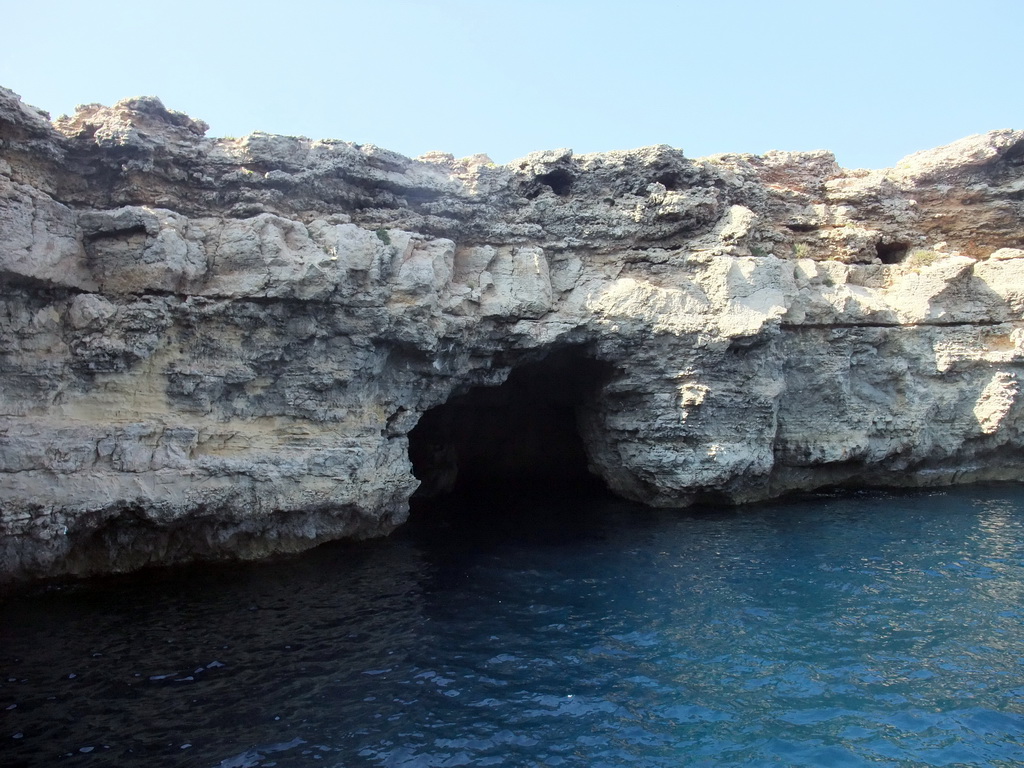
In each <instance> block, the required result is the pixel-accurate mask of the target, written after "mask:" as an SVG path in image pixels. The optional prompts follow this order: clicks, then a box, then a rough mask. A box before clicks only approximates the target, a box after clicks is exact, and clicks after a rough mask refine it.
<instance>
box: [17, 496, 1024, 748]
mask: <svg viewBox="0 0 1024 768" xmlns="http://www.w3.org/2000/svg"><path fill="white" fill-rule="evenodd" d="M522 506H524V507H525V508H521V509H519V510H518V512H517V511H516V510H514V509H502V510H498V509H496V508H495V507H494V505H481V506H480V508H479V509H477V510H473V511H474V512H476V513H477V518H478V519H481V518H487V517H488V516H489V515H498V513H499V512H500V515H498V517H497V519H498V520H504V521H506V524H504V525H497V526H490V527H482V528H478V529H475V530H468V529H466V528H465V527H459V526H460V521H459V520H458V519H455V520H449V521H447V523H446V524H445V525H440V526H433V527H431V526H426V525H424V526H422V527H421V529H420V530H419V531H418V532H417V531H412V532H409V533H407V534H405V535H404V536H402V537H399V538H396V539H392V540H388V541H382V542H372V543H368V544H365V545H359V546H353V545H348V546H332V547H327V548H322V549H320V550H317V551H315V552H313V553H310V554H308V555H306V556H303V557H300V558H295V559H290V560H287V561H283V562H278V563H272V564H263V565H242V566H238V565H235V566H230V567H226V566H222V567H202V568H196V569H191V570H187V571H162V572H155V573H148V574H144V575H141V576H133V577H129V578H111V579H104V580H100V581H93V582H89V583H84V584H77V585H74V586H65V587H62V588H59V589H54V588H50V589H46V590H43V589H33V590H32V591H30V592H24V593H21V594H19V595H17V596H16V597H14V598H11V599H8V600H7V601H6V603H5V604H3V605H0V643H2V645H0V765H2V766H5V767H7V768H11V767H13V766H21V765H25V766H28V765H39V766H44V765H45V766H50V765H55V764H57V765H69V766H79V765H81V766H86V765H90V766H108V765H109V766H144V765H145V766H153V765H159V766H177V765H181V766H210V767H211V768H242V767H245V768H248V767H250V766H282V767H290V766H314V765H317V766H457V765H474V766H484V765H502V766H534V765H543V766H558V765H561V766H619V765H641V766H680V765H693V766H699V765H705V766H740V765H742V766H779V765H788V766H861V765H871V766H886V765H892V766H930V765H936V766H953V765H956V766H964V765H969V766H1010V765H1021V764H1024V627H1022V617H1024V488H1021V487H1013V486H1010V487H1005V486H1004V487H982V488H970V489H958V490H952V491H946V492H929V493H922V494H913V495H899V494H883V493H863V494H856V495H852V496H842V497H840V496H835V497H827V496H821V497H814V498H805V499H802V500H798V501H791V502H787V503H784V504H773V505H765V506H759V507H754V508H747V509H741V510H731V511H722V510H719V511H715V510H704V511H700V512H678V511H676V512H669V511H651V510H644V509H640V508H637V507H634V506H632V505H628V504H625V503H622V502H607V501H606V502H597V501H587V502H582V501H577V502H575V503H555V502H551V503H546V504H533V505H522ZM514 513H516V514H518V515H519V516H518V517H513V516H512V515H513V514H514ZM531 513H532V514H531Z"/></svg>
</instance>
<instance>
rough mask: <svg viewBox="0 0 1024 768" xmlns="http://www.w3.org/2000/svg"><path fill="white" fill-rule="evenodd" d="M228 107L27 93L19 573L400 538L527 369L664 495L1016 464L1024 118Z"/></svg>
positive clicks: (751, 491) (964, 472) (10, 196)
mask: <svg viewBox="0 0 1024 768" xmlns="http://www.w3.org/2000/svg"><path fill="white" fill-rule="evenodd" d="M205 130H206V126H205V125H204V124H203V123H201V122H199V121H197V120H193V119H191V118H188V117H186V116H185V115H182V114H179V113H176V112H172V111H169V110H167V109H165V108H164V107H163V105H162V104H161V103H160V102H159V101H158V100H156V99H152V98H141V99H130V100H127V101H122V102H119V103H118V104H116V105H114V106H113V107H111V108H106V107H100V106H97V105H90V106H87V107H83V108H80V109H79V111H78V113H77V114H76V115H75V116H74V117H71V118H61V119H59V120H57V121H56V122H54V123H51V122H50V120H49V119H48V118H47V116H45V115H44V114H42V113H40V112H39V111H38V110H35V109H33V108H32V107H28V106H26V105H24V104H23V103H22V102H21V101H20V99H18V97H17V96H16V95H15V94H13V93H11V92H10V91H7V90H3V89H0V284H2V296H0V356H2V357H0V360H2V366H0V414H2V415H0V478H2V483H0V577H2V578H3V579H8V580H9V579H12V578H23V577H29V576H42V575H57V574H65V573H72V574H81V573H91V572H99V571H107V570H122V569H127V568H133V567H138V566H141V565H144V564H148V563H169V562H177V561H187V560H190V559H194V558H202V557H256V556H261V555H264V554H269V553H273V552H284V551H295V550H299V549H302V548H306V547H310V546H313V545H315V544H316V543H318V542H321V541H324V540H328V539H333V538H339V537H367V536H377V535H382V534H385V533H387V532H389V531H390V530H392V529H393V528H394V527H395V526H397V525H399V524H400V523H401V522H402V521H403V520H404V519H405V516H406V514H407V509H408V500H409V498H410V496H411V495H412V494H413V492H414V491H415V490H416V488H417V487H418V485H420V482H421V481H422V482H423V485H424V487H425V488H427V487H430V488H431V490H432V492H440V491H443V490H445V489H446V488H448V487H450V486H451V483H452V482H453V478H455V477H457V474H458V465H459V463H462V464H463V466H464V467H465V466H469V465H471V464H472V462H473V460H474V459H473V456H469V455H468V452H469V451H470V450H471V449H472V446H473V445H478V446H481V450H482V451H484V453H483V454H481V455H488V454H486V450H485V449H484V447H483V446H485V445H486V444H495V439H494V435H496V434H499V433H500V432H501V430H502V429H504V430H505V431H507V432H509V433H514V432H515V430H516V429H517V428H518V426H517V423H509V424H506V425H504V427H501V426H499V427H498V428H497V430H496V431H495V432H492V433H490V435H491V437H490V438H488V437H487V436H486V435H485V436H483V437H481V436H479V435H478V436H477V437H476V438H473V439H475V440H477V442H476V443H473V442H472V441H471V440H470V439H469V438H465V439H463V438H461V437H458V436H459V435H464V434H465V431H466V428H467V427H466V425H465V424H462V425H459V424H456V423H455V422H457V421H458V420H459V418H460V415H461V417H462V418H463V420H464V421H465V419H467V418H469V416H472V417H473V420H476V421H480V422H481V423H482V422H483V421H486V418H485V417H486V413H487V409H488V408H490V406H489V405H487V403H488V402H489V401H487V400H486V397H487V396H489V395H487V393H490V394H491V395H493V394H494V393H495V392H498V391H499V390H495V389H491V390H476V389H473V388H477V387H496V386H497V385H499V384H501V383H502V382H503V381H505V380H506V379H508V378H509V377H510V374H512V372H513V371H525V372H527V373H524V374H523V376H522V379H523V381H524V382H525V384H523V388H522V391H523V392H525V393H527V394H526V399H525V400H523V401H520V405H519V406H517V407H518V408H519V409H520V412H524V411H523V405H522V403H523V402H525V403H527V404H528V403H529V402H531V398H533V399H535V400H536V401H537V403H538V407H542V406H543V407H546V408H549V409H550V411H551V413H555V412H556V411H557V412H559V413H561V412H563V411H564V409H565V408H569V409H571V412H572V414H573V418H574V421H573V428H574V429H575V430H576V431H577V432H578V434H579V436H580V437H581V439H582V446H583V451H585V461H586V462H587V464H588V465H589V468H590V471H591V472H593V473H595V474H597V475H598V476H600V477H601V478H602V479H603V480H604V481H605V483H607V485H608V486H609V487H610V488H611V489H612V490H613V491H615V492H616V493H618V494H620V495H622V496H625V497H627V498H631V499H636V500H640V501H644V502H646V503H649V504H655V505H670V506H671V505H685V504H687V503H691V502H693V501H697V500H728V501H751V500H756V499H764V498H769V497H773V496H777V495H779V494H783V493H785V492H788V491H792V490H797V489H811V488H818V487H822V486H829V485H836V484H871V485H893V486H922V485H937V484H944V483H953V482H961V481H971V480H981V479H1011V480H1018V479H1020V478H1021V477H1024V473H1022V469H1024V453H1022V447H1024V438H1022V428H1024V416H1022V405H1021V396H1020V379H1019V375H1020V371H1021V368H1022V364H1024V223H1022V222H1024V131H996V132H993V133H989V134H986V135H982V136H973V137H970V138H967V139H964V140H962V141H960V142H957V143H955V144H952V145H950V146H947V147H943V148H940V149H936V150H931V151H928V152H922V153H918V154H916V155H912V156H910V157H908V158H907V159H906V160H904V161H902V162H901V163H899V164H898V165H897V166H896V167H895V168H891V169H886V170H879V171H847V170H843V169H841V168H839V167H838V166H837V164H836V162H835V160H834V158H833V157H832V155H830V154H828V153H826V152H813V153H783V152H772V153H769V154H767V155H764V156H759V157H755V156H749V155H723V156H716V157H711V158H703V159H696V160H694V159H689V158H686V157H685V156H684V155H683V153H682V152H681V151H679V150H677V149H672V148H670V147H666V146H658V147H647V148H644V149H638V150H633V151H626V152H615V153H608V154H600V155H584V156H576V155H573V153H572V152H571V151H569V150H558V151H553V152H540V153H536V154H533V155H529V156H528V157H526V158H523V159H522V160H519V161H517V162H514V163H511V164H509V165H505V166H495V165H494V164H492V163H490V162H489V161H488V159H487V158H486V157H483V156H477V157H472V158H467V159H463V160H456V159H454V158H453V157H451V156H448V155H442V154H430V155H427V156H424V157H421V158H419V159H416V160H410V159H408V158H405V157H402V156H400V155H397V154H395V153H393V152H389V151H386V150H383V149H380V148H377V147H374V146H369V145H363V146H359V145H356V144H351V143H346V142H341V141H310V140H307V139H303V138H293V137H284V136H271V135H267V134H254V135H252V136H248V137H245V138H242V139H209V138H205V136H204V134H205ZM545 361H547V362H545ZM552 361H553V362H552ZM546 365H547V366H548V369H545V366H546ZM531 366H532V367H531ZM545 370H546V371H547V373H546V374H545V373H544V371H545ZM530 371H533V373H529V372H530ZM538 371H539V372H540V373H538ZM545 376H546V378H545ZM513 378H515V374H513ZM474 392H475V393H477V395H479V393H480V392H483V393H484V395H483V396H481V397H483V398H484V399H479V400H476V401H474V403H475V404H471V405H469V406H466V407H465V409H464V410H461V411H459V410H453V411H451V412H446V411H444V410H443V409H439V410H435V411H431V410H430V409H435V408H437V407H438V406H442V405H443V404H445V403H446V402H449V401H450V402H452V403H457V402H461V401H460V398H459V396H465V397H469V396H470V395H473V393H474ZM473 396H474V397H475V396H476V395H473ZM463 399H465V398H463ZM466 402H469V401H466ZM495 402H497V401H495ZM453 407H454V406H453ZM474 409H475V410H474ZM558 409H562V410H561V411H559V410H558ZM425 413H429V414H433V416H429V417H426V418H424V417H423V414H425ZM546 418H547V417H545V419H546ZM552 418H554V417H552ZM421 419H422V421H421ZM528 420H529V419H527V421H528ZM517 421H519V417H518V416H517V417H516V418H515V419H513V422H517ZM417 423H422V425H423V426H422V427H421V430H428V429H429V431H430V434H428V435H426V436H424V437H423V438H422V441H423V445H421V446H420V451H421V453H424V455H426V454H431V451H433V452H434V453H433V454H431V455H433V456H435V459H436V457H437V456H443V457H445V458H444V460H443V461H441V460H437V461H435V460H434V459H430V458H429V457H428V458H427V459H420V460H419V461H420V463H419V467H418V468H417V472H418V474H419V475H420V478H417V477H416V476H415V475H414V473H413V466H412V463H411V461H410V445H409V436H410V432H411V431H412V430H413V429H414V428H415V427H416V425H417ZM481 428H482V427H481ZM460 430H461V431H460ZM413 434H414V438H415V435H416V434H417V433H413ZM415 439H420V438H415ZM459 440H462V442H458V441H459ZM446 441H447V442H448V443H449V444H448V445H443V444H444V443H445V442H446ZM528 442H529V440H525V439H524V442H523V443H522V445H526V444H527V443H528ZM543 445H544V440H540V441H536V440H535V442H534V444H533V445H532V446H530V447H529V450H527V449H525V448H524V449H523V451H522V455H523V456H524V457H526V458H524V459H523V461H524V462H533V463H536V462H537V454H538V452H541V453H542V452H543V447H542V446H543ZM439 446H440V447H439ZM538 446H541V447H538ZM413 448H414V451H413V452H414V453H415V452H416V448H417V446H415V445H414V446H413ZM509 450H511V451H513V452H514V450H515V449H509ZM438 451H440V453H438ZM560 451H561V448H560V447H559V446H552V452H551V454H550V459H551V461H550V462H548V466H547V467H545V470H546V471H550V469H551V466H557V464H558V462H559V461H561V460H562V459H563V458H565V457H566V456H568V455H569V453H568V452H560ZM460 452H461V454H462V455H460ZM494 455H496V456H497V455H500V456H502V457H506V458H507V457H508V455H509V453H508V452H507V451H504V449H502V452H500V454H499V452H497V451H495V452H494ZM566 460H568V459H566ZM438 461H440V463H437V462H438ZM432 462H433V463H432ZM513 463H514V462H513ZM478 464H479V462H478ZM519 469H523V467H519ZM477 470H479V466H478V467H477ZM478 475H479V473H478Z"/></svg>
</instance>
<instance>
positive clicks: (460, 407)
mask: <svg viewBox="0 0 1024 768" xmlns="http://www.w3.org/2000/svg"><path fill="white" fill-rule="evenodd" d="M613 371H614V368H613V366H612V365H611V364H609V363H606V362H603V361H600V360H596V359H594V358H593V357H590V356H588V355H587V354H586V353H585V351H584V350H583V349H581V348H579V347H563V348H559V349H555V350H552V351H551V352H549V353H548V354H547V355H546V356H545V357H543V358H541V359H539V360H535V361H532V362H526V363H523V364H521V365H519V366H517V367H515V368H513V369H512V372H511V373H510V374H509V376H508V379H507V380H506V381H505V382H504V383H503V384H501V385H500V386H495V387H473V388H472V389H469V390H468V391H466V392H464V393H461V394H457V395H455V396H453V397H451V398H449V400H448V401H447V402H445V403H443V404H442V405H439V406H437V407H435V408H432V409H430V410H428V411H426V412H425V413H424V414H423V416H422V417H421V418H420V421H419V423H418V424H417V425H416V426H415V427H414V428H413V429H412V430H411V431H410V432H409V458H410V461H411V462H412V466H413V474H414V475H415V476H416V477H417V479H419V481H420V487H419V489H418V490H417V491H416V493H415V494H414V495H413V498H412V500H411V502H410V507H411V514H412V516H413V517H423V516H425V515H428V514H429V516H431V517H433V516H434V515H435V514H437V513H439V512H443V513H445V514H448V515H458V514H459V511H460V510H461V511H465V510H467V509H469V508H473V509H481V508H487V509H493V510H498V509H500V510H505V511H508V510H509V509H510V508H512V507H514V508H515V509H516V511H517V514H516V515H515V516H514V517H516V518H520V519H521V517H522V513H523V511H524V510H527V509H531V508H532V509H543V508H547V507H549V505H548V503H547V502H552V501H554V502H575V501H581V502H585V501H586V500H588V499H594V498H597V497H600V498H607V497H608V496H610V492H609V491H608V490H607V488H606V486H605V484H604V482H603V481H602V480H601V479H600V478H599V477H597V476H596V475H594V474H593V473H591V471H590V469H589V461H588V458H587V452H586V448H585V446H584V440H583V437H582V436H581V432H580V428H579V423H580V415H581V412H582V411H583V410H584V409H587V408H588V407H590V405H591V403H592V402H593V398H594V396H595V394H596V393H597V391H598V390H599V389H600V387H601V386H602V385H603V384H604V383H605V382H606V381H607V380H608V378H609V377H610V376H611V374H612V373H613ZM538 502H544V503H538ZM538 514H541V513H539V512H538ZM473 517H479V516H478V515H473ZM487 517H491V515H487ZM477 522H478V523H479V522H481V521H479V520H478V521H477Z"/></svg>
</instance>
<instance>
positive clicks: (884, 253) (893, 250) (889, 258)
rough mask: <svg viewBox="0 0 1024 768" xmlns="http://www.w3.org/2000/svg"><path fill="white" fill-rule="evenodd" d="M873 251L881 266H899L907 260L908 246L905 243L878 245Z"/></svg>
mask: <svg viewBox="0 0 1024 768" xmlns="http://www.w3.org/2000/svg"><path fill="white" fill-rule="evenodd" d="M875 250H876V252H877V253H878V260H879V261H881V262H882V263H883V264H899V263H900V262H901V261H903V260H904V259H905V258H907V253H908V252H909V250H910V246H909V245H907V244H906V243H878V244H877V245H875Z"/></svg>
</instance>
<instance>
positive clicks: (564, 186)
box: [537, 168, 575, 197]
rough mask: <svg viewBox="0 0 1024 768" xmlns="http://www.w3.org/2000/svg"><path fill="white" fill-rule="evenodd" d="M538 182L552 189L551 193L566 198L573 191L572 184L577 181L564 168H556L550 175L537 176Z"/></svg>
mask: <svg viewBox="0 0 1024 768" xmlns="http://www.w3.org/2000/svg"><path fill="white" fill-rule="evenodd" d="M537 181H539V182H540V183H541V184H544V185H546V186H548V187H550V188H551V191H552V192H554V193H555V194H556V195H558V196H559V197H565V196H566V195H568V194H569V193H570V192H571V191H572V183H573V181H575V179H573V176H572V174H571V173H569V172H568V171H567V170H565V169H564V168H556V169H555V170H553V171H550V172H549V173H542V174H540V175H539V176H537Z"/></svg>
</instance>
